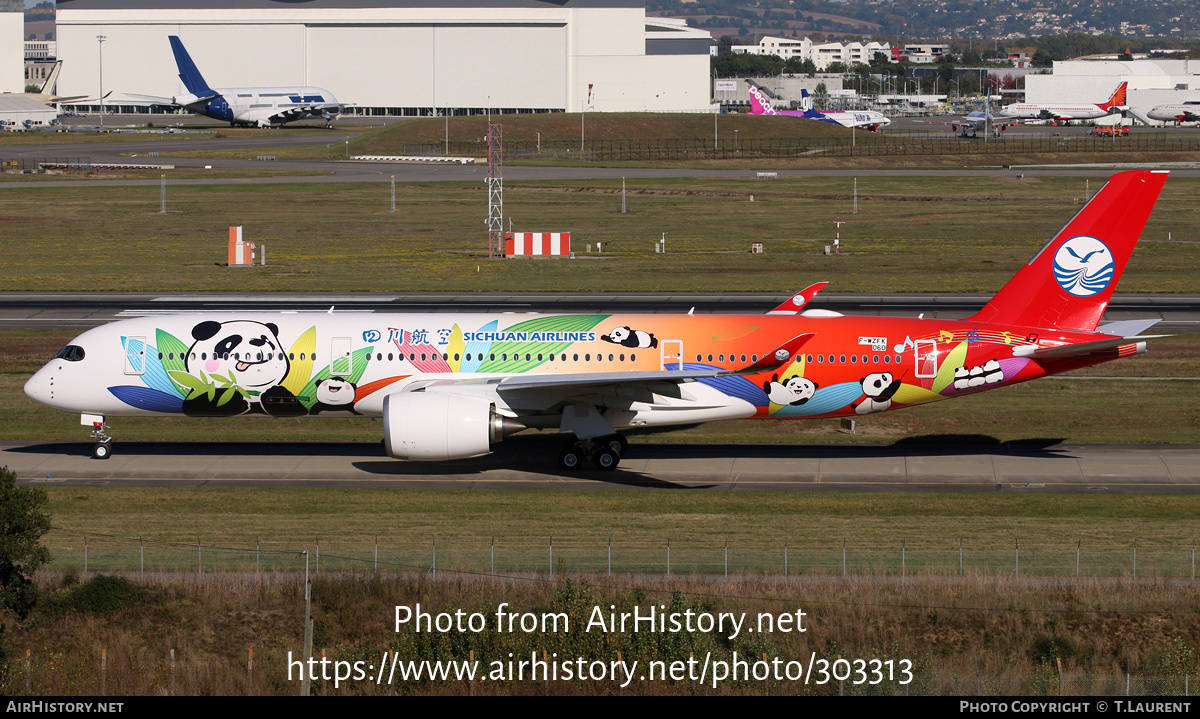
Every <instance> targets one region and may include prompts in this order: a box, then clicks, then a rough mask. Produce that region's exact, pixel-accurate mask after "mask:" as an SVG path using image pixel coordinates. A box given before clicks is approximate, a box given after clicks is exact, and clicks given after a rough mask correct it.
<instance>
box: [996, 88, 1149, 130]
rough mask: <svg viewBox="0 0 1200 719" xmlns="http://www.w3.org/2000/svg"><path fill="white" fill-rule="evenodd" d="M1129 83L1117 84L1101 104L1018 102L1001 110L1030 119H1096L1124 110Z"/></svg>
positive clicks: (1012, 115)
mask: <svg viewBox="0 0 1200 719" xmlns="http://www.w3.org/2000/svg"><path fill="white" fill-rule="evenodd" d="M1128 87H1129V83H1127V82H1123V83H1121V84H1120V85H1117V89H1116V90H1114V91H1113V94H1112V95H1110V96H1109V98H1108V99H1107V100H1105V101H1104V102H1102V103H1099V104H1086V103H1085V104H1078V105H1068V104H1049V105H1047V104H1039V103H1028V102H1018V103H1014V104H1012V105H1006V106H1005V107H1004V108H1003V109H1001V110H1000V114H1001V115H1003V116H1004V117H1023V118H1027V119H1030V120H1055V121H1057V120H1095V119H1096V118H1099V117H1105V116H1106V115H1115V114H1118V113H1121V112H1124V111H1125V110H1126V109H1127V108H1126V106H1125V96H1126V89H1127V88H1128Z"/></svg>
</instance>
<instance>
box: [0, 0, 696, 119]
mask: <svg viewBox="0 0 1200 719" xmlns="http://www.w3.org/2000/svg"><path fill="white" fill-rule="evenodd" d="M5 1H7V0H0V2H5ZM57 30H58V34H57V39H58V56H59V59H61V60H63V61H64V64H63V70H62V74H61V77H60V78H59V82H58V89H59V92H60V93H61V94H64V95H87V96H89V97H94V96H96V94H97V93H98V92H99V88H100V85H101V80H103V86H104V89H105V92H108V91H110V90H111V91H113V95H112V96H110V97H109V98H108V99H107V100H106V103H107V104H112V105H116V106H117V107H118V108H121V109H125V106H126V105H130V106H132V105H136V104H138V102H137V100H136V98H134V97H131V96H132V95H137V94H143V95H155V96H163V97H171V96H175V95H179V94H182V93H183V92H184V88H183V86H182V83H181V82H180V81H179V78H178V76H177V71H176V69H175V62H174V59H173V57H172V55H171V49H170V45H169V44H168V41H167V37H168V36H169V35H179V37H180V38H181V39H182V40H183V43H184V45H185V46H186V47H187V49H188V51H189V52H190V54H191V56H192V58H193V59H194V60H195V62H196V65H197V66H198V67H199V69H200V71H201V72H202V73H203V75H204V78H205V80H206V81H207V82H208V83H209V85H210V86H213V87H237V86H242V87H247V86H275V85H302V86H316V87H322V88H325V89H327V90H330V91H332V92H333V94H334V95H335V96H336V97H337V99H338V100H339V101H341V102H344V103H349V104H353V105H354V106H355V107H354V108H353V110H352V111H353V112H355V113H357V114H369V115H431V114H435V113H436V114H444V113H445V112H446V111H447V110H449V111H453V112H454V113H456V114H464V113H472V114H474V113H482V112H487V110H488V109H489V108H490V109H491V110H492V112H563V111H567V112H579V111H580V110H581V109H582V108H584V107H586V108H587V109H588V110H589V111H590V110H596V111H602V112H630V111H656V112H681V111H693V112H695V111H709V108H710V88H709V50H708V48H709V45H710V43H711V37H710V35H709V33H708V32H705V31H701V30H696V29H692V28H688V27H687V26H686V25H685V24H684V23H683V22H682V21H675V20H670V19H663V18H652V17H647V16H646V10H645V4H644V1H643V0H444V1H443V0H306V1H305V2H296V1H295V0H59V1H58V28H57ZM97 36H103V37H104V38H105V40H104V41H103V42H100V41H99V40H98V39H97ZM101 53H102V58H103V59H102V62H103V78H101V75H100V64H101Z"/></svg>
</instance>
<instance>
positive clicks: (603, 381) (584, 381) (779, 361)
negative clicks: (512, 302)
mask: <svg viewBox="0 0 1200 719" xmlns="http://www.w3.org/2000/svg"><path fill="white" fill-rule="evenodd" d="M815 336H816V334H815V333H812V332H809V333H806V334H802V335H798V336H796V337H794V338H792V339H790V340H788V341H787V342H785V343H783V344H782V345H780V346H779V347H778V348H777V349H776V350H775V351H774V352H771V353H770V354H766V355H763V356H762V359H760V360H758V361H757V362H754V363H752V364H748V365H746V366H744V367H740V368H738V369H722V370H661V371H657V372H588V373H580V374H544V375H510V376H507V377H503V378H499V379H497V378H487V377H480V378H475V379H467V380H461V381H460V380H450V381H449V382H448V381H446V380H431V381H430V382H429V384H428V385H424V384H423V383H419V382H418V383H414V384H412V385H409V388H410V390H413V389H420V388H421V387H422V386H429V385H436V386H446V385H447V384H453V385H455V386H471V385H478V386H486V387H488V388H490V389H494V390H496V391H497V392H501V393H504V392H511V391H521V390H552V391H558V392H561V393H563V394H572V393H573V392H574V391H575V390H580V389H589V390H596V389H604V388H617V387H620V386H629V385H645V384H650V383H660V382H667V383H679V382H694V381H696V380H698V379H712V378H717V377H734V376H737V375H746V374H761V373H763V372H770V371H772V370H777V369H779V368H780V367H783V366H785V365H787V364H790V363H791V362H792V358H793V356H794V355H795V354H796V352H797V351H799V349H800V348H801V347H802V346H803V345H804V343H806V342H808V341H809V340H810V339H812V338H813V337H815Z"/></svg>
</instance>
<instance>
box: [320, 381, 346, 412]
mask: <svg viewBox="0 0 1200 719" xmlns="http://www.w3.org/2000/svg"><path fill="white" fill-rule="evenodd" d="M317 401H318V402H320V403H321V404H327V405H331V406H339V405H349V404H353V403H354V383H352V382H347V381H346V380H344V379H337V378H334V377H330V378H328V379H323V380H321V381H320V382H319V383H317Z"/></svg>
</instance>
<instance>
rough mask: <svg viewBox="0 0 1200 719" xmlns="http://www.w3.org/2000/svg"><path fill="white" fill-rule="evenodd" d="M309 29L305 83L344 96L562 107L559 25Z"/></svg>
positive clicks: (429, 103)
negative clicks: (306, 81)
mask: <svg viewBox="0 0 1200 719" xmlns="http://www.w3.org/2000/svg"><path fill="white" fill-rule="evenodd" d="M307 36H308V40H307V46H308V60H307V62H308V79H309V82H310V84H312V85H316V86H318V87H325V88H328V89H329V90H331V91H333V93H334V94H335V95H337V98H338V100H340V101H342V102H346V103H353V104H356V105H359V106H363V107H479V108H482V107H486V106H488V105H489V104H490V106H491V107H497V108H499V107H515V108H551V109H566V82H567V36H566V28H565V27H564V26H563V25H554V24H548V25H543V24H520V23H514V24H508V25H494V24H487V25H484V24H479V25H471V24H462V25H459V24H455V25H438V24H423V25H417V24H410V25H400V24H380V25H353V26H349V25H309V26H308V27H307ZM489 96H490V98H491V99H490V101H489V99H488V98H489Z"/></svg>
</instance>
